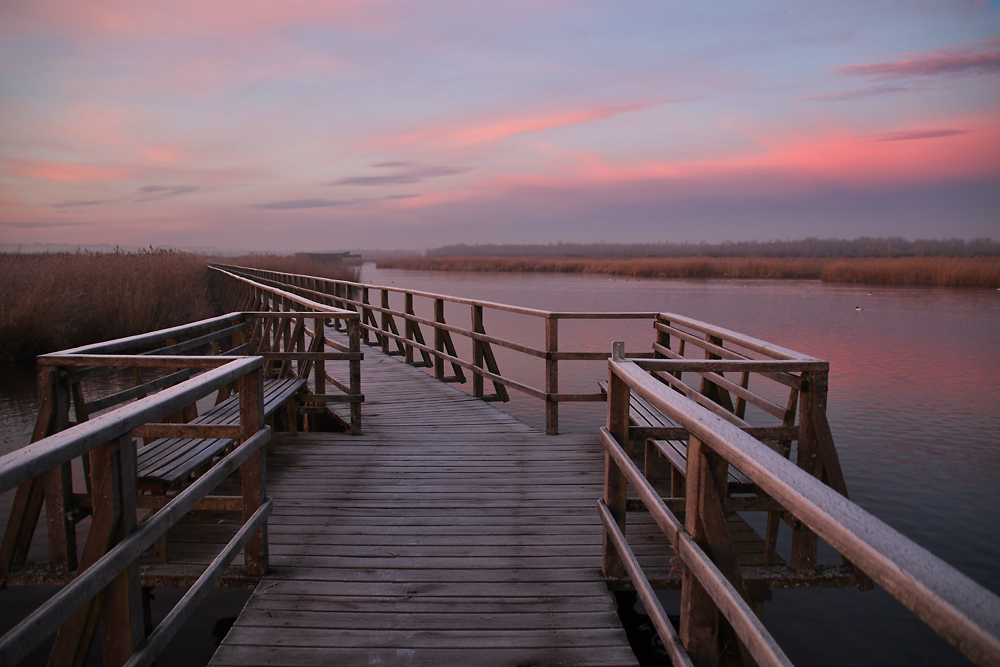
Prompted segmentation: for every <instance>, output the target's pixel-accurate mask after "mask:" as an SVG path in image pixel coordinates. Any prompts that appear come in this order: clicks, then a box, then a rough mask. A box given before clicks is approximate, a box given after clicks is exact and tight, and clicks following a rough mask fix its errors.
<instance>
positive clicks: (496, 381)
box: [214, 265, 657, 435]
mask: <svg viewBox="0 0 1000 667" xmlns="http://www.w3.org/2000/svg"><path fill="white" fill-rule="evenodd" d="M214 268H215V269H216V270H217V271H219V272H220V273H226V274H229V275H231V276H241V277H243V278H249V279H252V280H253V281H254V282H256V283H258V284H264V285H269V286H271V287H274V288H280V289H282V290H287V291H288V292H292V293H294V294H297V295H299V296H301V297H304V298H308V299H311V300H314V301H317V302H320V303H326V304H329V305H331V306H335V307H337V308H343V309H346V310H351V311H354V312H356V313H358V315H359V316H360V318H361V326H362V329H363V332H362V340H363V341H364V342H365V343H367V344H370V345H374V346H376V347H378V348H380V349H381V350H382V352H383V353H385V354H388V355H391V356H399V357H402V358H404V359H405V360H406V361H407V363H410V364H413V365H416V366H420V367H426V368H433V369H434V375H435V377H437V378H438V379H439V380H442V381H445V382H460V383H464V382H466V381H467V378H466V372H468V373H469V374H470V375H471V381H472V395H473V396H476V397H478V398H482V399H484V400H495V401H505V400H507V390H508V389H513V390H515V391H519V392H521V393H524V394H526V395H528V396H531V397H533V398H536V399H539V400H541V401H544V402H545V431H546V433H548V434H549V435H555V434H557V433H558V432H559V404H560V403H566V402H581V401H603V400H604V396H603V394H601V392H599V391H597V390H596V386H595V389H594V390H593V391H589V392H581V393H564V392H560V391H559V368H560V364H562V363H568V362H573V361H604V360H605V359H607V356H608V353H607V350H586V351H579V350H566V349H564V348H562V347H561V346H560V343H559V322H560V321H563V320H637V319H638V320H649V321H650V322H652V321H653V320H654V319H655V318H656V315H657V314H656V313H652V312H649V313H645V312H641V313H637V312H619V313H599V312H591V313H586V312H554V311H546V310H538V309H534V308H522V307H520V306H512V305H509V304H503V303H494V302H490V301H482V300H477V299H465V298H460V297H454V296H448V295H445V294H435V293H432V292H421V291H417V290H407V289H403V288H398V287H388V286H385V285H366V284H362V283H354V282H348V281H344V280H330V279H326V278H317V277H315V276H304V275H297V274H289V273H279V272H276V271H264V270H262V269H251V268H246V267H237V266H224V265H216V266H214ZM390 296H392V297H395V299H396V300H397V303H396V304H395V305H393V304H392V300H391V299H390ZM400 297H401V299H400ZM417 302H426V303H428V305H429V307H428V308H426V309H423V310H427V311H429V312H433V315H432V316H431V317H421V316H419V315H417V311H418V310H422V309H420V308H417V307H416V304H417ZM446 304H453V305H454V306H458V307H461V308H468V313H469V314H468V319H467V320H466V322H468V324H467V325H462V324H456V323H455V322H454V321H452V322H447V321H445V305H446ZM489 311H493V312H504V313H513V314H517V315H522V316H525V317H528V318H531V319H534V320H535V321H537V322H538V323H539V327H540V329H541V334H542V336H541V337H542V338H543V340H544V347H537V346H536V345H531V344H529V343H526V342H524V341H523V340H520V341H518V340H506V339H503V338H499V337H496V336H491V335H489V334H488V333H487V331H486V326H485V321H486V313H487V312H489ZM453 319H454V318H453ZM425 331H426V332H427V333H426V335H425V333H424V332H425ZM454 337H463V338H467V339H469V340H470V341H471V342H472V345H471V354H470V355H469V356H467V357H466V358H462V356H461V352H460V351H458V350H457V348H456V345H455V338H454ZM494 347H497V348H505V349H507V350H511V351H513V352H515V353H517V354H522V355H526V356H527V357H531V358H534V359H539V360H541V361H542V362H543V363H544V366H545V371H544V386H543V387H534V386H531V385H529V384H526V383H525V382H520V381H517V380H514V379H513V378H511V377H509V376H505V375H504V374H503V372H502V371H501V369H500V368H499V366H498V364H497V360H496V356H495V354H494ZM633 355H634V356H636V357H639V358H641V357H651V356H653V353H652V352H651V351H642V352H638V353H635V352H630V353H629V356H633ZM485 382H491V383H492V384H493V388H494V393H492V394H486V393H485V390H484V384H485Z"/></svg>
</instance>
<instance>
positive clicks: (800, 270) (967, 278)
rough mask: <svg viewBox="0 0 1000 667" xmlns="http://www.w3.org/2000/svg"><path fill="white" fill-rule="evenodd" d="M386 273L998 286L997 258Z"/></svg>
mask: <svg viewBox="0 0 1000 667" xmlns="http://www.w3.org/2000/svg"><path fill="white" fill-rule="evenodd" d="M378 266H379V267H382V268H396V269H413V270H427V271H493V272H503V271H523V272H544V273H599V274H606V275H617V276H630V277H633V278H653V277H657V278H739V279H764V278H786V279H787V278H794V279H799V280H803V279H804V280H823V281H826V282H862V283H876V284H894V285H945V286H954V287H997V286H1000V258H996V257H898V258H894V257H885V258H842V259H832V258H821V257H646V258H618V259H615V258H610V259H603V258H586V257H400V258H391V259H384V260H379V261H378Z"/></svg>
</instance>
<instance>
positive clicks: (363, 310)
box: [361, 287, 371, 345]
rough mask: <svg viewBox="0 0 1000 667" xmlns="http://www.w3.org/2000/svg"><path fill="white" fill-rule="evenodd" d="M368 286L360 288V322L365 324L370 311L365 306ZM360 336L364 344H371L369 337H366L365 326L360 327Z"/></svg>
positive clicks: (366, 330)
mask: <svg viewBox="0 0 1000 667" xmlns="http://www.w3.org/2000/svg"><path fill="white" fill-rule="evenodd" d="M368 303H369V301H368V288H367V287H362V288H361V324H365V323H366V322H367V321H368V319H369V318H370V317H371V311H370V310H369V309H368V308H366V306H367V305H368ZM361 336H362V340H364V343H365V345H371V339H370V338H369V337H368V329H367V328H366V327H361Z"/></svg>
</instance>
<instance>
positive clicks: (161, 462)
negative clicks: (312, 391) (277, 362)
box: [137, 378, 306, 486]
mask: <svg viewBox="0 0 1000 667" xmlns="http://www.w3.org/2000/svg"><path fill="white" fill-rule="evenodd" d="M305 387H306V380H305V379H304V378H284V379H279V378H268V379H265V380H264V383H263V394H264V416H265V417H267V416H269V415H271V414H272V413H273V412H274V411H275V410H277V409H278V408H279V407H281V406H282V405H283V404H284V403H285V401H287V400H288V399H289V398H291V397H292V396H293V395H294V394H296V393H297V392H299V391H301V390H302V389H303V388H305ZM239 418H240V397H239V396H238V395H234V396H230V397H229V398H227V399H226V400H225V401H223V402H222V403H219V404H218V405H216V406H215V407H213V408H212V409H211V410H209V411H208V412H206V413H205V414H203V415H201V416H199V417H198V418H197V419H195V420H193V422H192V423H195V424H237V423H239ZM234 442H235V441H234V440H233V439H231V438H160V439H157V440H154V441H153V442H151V443H149V444H148V445H146V446H145V447H141V448H140V449H139V450H138V455H137V464H138V473H139V481H140V482H141V483H143V484H146V485H149V484H154V485H160V486H174V485H176V484H179V483H180V482H183V481H184V480H185V479H187V478H188V477H190V476H191V475H192V474H194V473H196V472H198V470H199V469H201V468H202V467H204V466H205V465H206V464H208V463H209V462H210V461H211V460H212V459H213V458H215V457H216V456H219V455H220V454H222V453H223V452H225V450H226V449H228V448H229V447H231V446H232V445H233V443H234Z"/></svg>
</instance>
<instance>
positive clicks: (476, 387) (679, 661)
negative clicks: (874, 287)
mask: <svg viewBox="0 0 1000 667" xmlns="http://www.w3.org/2000/svg"><path fill="white" fill-rule="evenodd" d="M213 275H214V279H215V280H216V281H217V285H216V287H217V288H218V290H219V292H220V293H221V294H224V295H225V298H226V300H227V301H228V305H229V306H230V307H231V308H232V311H233V312H230V313H229V314H227V315H223V316H220V317H216V318H212V319H210V320H204V321H201V322H195V323H191V324H188V325H184V326H180V327H175V328H172V329H167V330H163V331H158V332H151V333H148V334H143V335H139V336H134V337H131V338H126V339H119V340H116V341H108V342H104V343H96V344H93V345H88V346H84V347H81V348H75V349H72V350H64V351H62V352H58V353H53V354H50V355H44V356H42V357H39V358H38V369H39V384H40V392H39V395H40V412H39V417H38V421H37V424H36V428H35V432H34V436H33V442H32V443H31V444H30V445H27V446H25V447H24V448H22V449H20V450H18V451H16V452H14V453H12V454H9V455H7V456H4V457H3V458H0V492H5V491H12V494H13V499H12V501H11V510H10V513H9V518H8V521H7V524H6V525H5V528H4V536H3V542H2V544H0V580H2V582H3V583H4V584H5V585H6V586H18V585H37V584H57V585H60V586H61V589H60V590H59V592H57V593H56V594H55V595H53V596H52V597H51V598H50V599H48V600H47V601H45V602H44V603H42V604H40V606H38V607H37V609H34V610H30V609H26V610H25V617H24V619H23V620H22V621H21V622H20V623H19V624H18V625H17V626H15V627H14V628H13V629H11V630H9V631H8V632H7V633H6V634H4V635H3V636H2V637H0V664H4V665H7V664H11V665H13V664H18V663H19V662H21V661H25V660H36V659H37V655H38V653H39V652H45V653H47V654H48V656H49V657H48V663H49V664H50V665H64V664H65V665H70V664H81V663H82V662H83V661H84V660H85V658H86V656H87V655H88V653H89V652H90V649H91V647H92V646H93V645H94V644H95V643H99V644H100V649H101V660H102V661H103V663H104V664H105V665H109V666H110V665H115V666H118V665H129V666H133V667H139V666H144V665H150V664H153V662H154V660H155V659H156V656H157V655H158V654H159V653H160V652H161V651H162V649H163V647H165V646H166V645H167V644H169V643H170V642H183V641H185V637H184V636H183V633H181V634H179V630H180V628H181V626H182V624H183V622H184V621H185V620H186V619H187V618H189V617H190V615H191V613H192V612H193V611H194V609H195V608H196V606H197V605H198V604H199V602H200V601H201V600H202V599H203V598H204V596H205V595H206V594H207V593H208V592H209V590H210V588H211V587H212V586H216V585H224V586H238V587H244V588H248V589H252V591H253V593H252V595H251V597H250V599H249V601H248V603H247V604H246V606H245V608H244V609H243V610H242V613H240V615H239V617H238V619H237V620H236V622H235V625H233V627H232V628H231V630H230V631H229V633H228V634H227V636H226V637H225V639H224V640H223V641H222V643H221V645H220V646H219V647H218V650H217V651H216V652H215V655H214V656H213V657H212V659H211V662H210V664H211V665H215V666H218V667H222V666H228V665H296V666H308V665H317V666H319V665H332V664H336V665H427V666H431V665H433V666H442V667H447V666H449V665H482V666H484V667H492V666H497V667H499V666H506V665H579V666H583V665H594V666H598V665H638V664H639V660H638V658H637V657H636V654H635V653H634V652H633V647H632V646H631V645H630V643H629V633H627V632H626V628H624V627H623V625H622V620H621V619H622V617H623V616H627V614H621V613H620V610H619V609H618V605H619V604H627V605H631V604H633V602H634V601H635V600H636V598H638V599H639V600H641V602H642V604H643V605H644V607H645V609H646V611H647V613H648V614H649V617H650V620H651V622H652V625H653V626H654V627H655V631H656V633H657V634H658V635H659V637H660V639H661V641H662V644H663V647H664V650H665V651H666V653H667V654H668V656H669V659H670V661H671V663H672V664H675V665H688V664H695V665H713V664H721V663H725V664H748V665H749V664H757V665H787V664H790V663H789V661H788V659H787V657H786V656H785V654H784V652H783V651H782V649H781V647H780V646H779V645H778V644H777V643H776V642H775V640H774V639H773V637H772V636H771V635H770V634H769V633H768V632H767V630H766V629H765V628H764V626H763V624H762V623H761V620H760V619H761V615H762V614H763V610H764V606H765V603H766V601H767V600H768V599H770V596H771V593H772V591H773V590H777V589H782V588H816V587H844V586H856V587H858V588H860V589H862V590H867V589H870V588H871V587H872V586H874V585H878V586H881V587H882V588H884V589H885V590H887V591H888V592H889V593H890V594H892V595H893V596H895V597H896V598H897V599H899V600H900V601H901V602H902V603H903V604H904V605H906V606H907V607H908V608H910V609H911V610H913V611H914V613H915V614H916V615H917V616H918V617H919V618H920V619H921V620H922V621H924V622H925V623H927V624H928V625H929V626H931V627H932V628H933V629H934V630H935V631H937V632H938V633H940V634H941V635H942V636H944V637H945V638H947V639H948V640H949V641H950V642H951V643H952V644H954V645H955V646H956V647H957V648H958V649H959V650H961V651H962V652H963V653H965V655H967V656H968V657H969V658H971V659H972V660H973V661H974V662H977V663H980V664H984V665H997V664H1000V600H998V598H997V597H996V596H995V595H993V594H992V593H989V592H988V591H986V590H984V589H983V588H982V587H980V586H978V585H977V584H975V583H974V582H972V581H971V580H969V579H968V578H967V577H965V576H963V575H962V574H960V573H958V572H957V571H956V570H954V569H953V568H951V567H950V566H948V565H947V564H946V563H944V562H943V561H941V560H940V559H938V558H936V557H935V556H933V555H931V554H930V553H928V552H927V551H926V550H924V549H922V548H921V547H919V546H918V545H916V544H914V543H912V542H911V541H909V540H908V539H906V538H905V537H903V536H902V535H900V534H898V533H896V532H895V531H894V530H893V529H891V528H890V527H888V526H886V525H885V524H883V523H882V522H880V521H879V520H877V519H876V518H874V517H873V516H871V515H870V514H868V513H866V512H865V511H864V510H862V509H861V508H860V507H858V506H857V505H854V504H853V503H852V502H851V501H850V500H849V498H848V481H849V480H845V479H844V475H843V473H842V471H841V468H840V464H839V460H838V457H837V451H836V446H835V443H834V437H833V435H834V434H833V433H832V432H831V429H830V426H829V423H828V421H827V418H826V394H827V383H828V377H829V364H828V363H827V362H825V361H823V360H820V359H815V358H812V357H808V356H805V355H802V354H799V353H796V352H793V351H791V350H788V349H785V348H782V347H779V346H777V345H774V344H771V343H767V342H764V341H761V340H757V339H754V338H750V337H747V336H744V335H741V334H738V333H736V332H733V331H729V330H726V329H723V328H720V327H715V326H713V325H710V324H706V323H704V322H699V321H696V320H692V319H690V318H686V317H684V316H681V315H675V314H670V313H568V312H550V311H540V310H535V309H529V308H522V307H517V306H510V305H505V304H497V303H490V302H484V301H477V300H474V299H464V298H457V297H449V296H445V295H440V294H431V293H426V292H418V291H413V290H405V289H402V288H396V287H377V286H371V285H364V284H360V283H351V282H345V281H335V280H327V279H323V278H318V277H313V276H300V275H290V274H281V273H274V272H269V271H261V270H256V269H247V268H242V267H231V266H216V267H213ZM486 313H490V317H493V316H496V317H497V318H504V317H509V318H520V320H519V321H520V322H524V323H526V324H524V325H523V326H522V325H520V324H518V325H516V326H513V327H512V326H507V327H506V328H503V327H501V329H502V330H503V331H508V332H510V331H513V332H515V334H509V333H508V334H507V335H506V337H504V336H501V335H499V334H498V333H497V329H492V331H493V333H490V332H489V331H488V330H487V327H486V321H487V317H486ZM581 321H603V322H602V325H603V326H612V327H614V326H620V327H623V328H625V326H626V325H629V326H634V325H635V324H636V323H639V324H640V325H643V326H645V327H647V329H646V330H647V331H648V334H649V336H650V337H651V338H652V339H653V340H652V342H650V343H648V344H647V345H646V346H645V347H642V348H636V349H631V348H630V349H628V350H626V349H625V347H624V345H623V344H620V343H615V344H614V345H608V346H607V348H608V349H602V350H579V349H575V348H574V347H573V341H572V339H571V338H570V337H569V336H567V335H566V331H565V329H564V331H563V334H562V336H560V323H561V322H563V323H566V324H565V325H564V326H565V327H567V328H569V327H570V326H571V325H572V324H574V323H579V322H581ZM459 322H461V324H459ZM490 322H491V323H492V322H493V320H490ZM425 334H426V335H425ZM560 340H562V345H561V344H560ZM567 344H569V348H568V349H567ZM512 359H514V360H515V361H514V362H511V360H512ZM517 360H520V361H517ZM522 361H524V362H526V363H524V364H523V365H522ZM527 362H530V363H527ZM578 362H589V363H590V364H591V366H594V365H596V366H597V367H599V370H598V372H596V373H595V375H594V377H593V378H592V381H588V386H589V387H590V388H589V389H587V390H579V389H576V390H575V391H572V392H570V391H565V390H563V391H560V386H561V385H562V386H567V385H571V386H574V387H578V386H579V383H575V381H573V382H569V383H567V380H568V379H570V380H572V379H573V378H574V377H576V376H574V375H573V374H572V373H571V372H569V371H568V366H570V365H571V364H576V363H578ZM508 363H510V364H511V365H510V366H508V365H507V364H508ZM531 364H534V366H531ZM529 366H531V367H532V368H534V369H535V370H534V371H532V372H522V370H521V369H522V367H525V368H526V367H529ZM501 367H503V368H504V369H507V368H510V369H512V370H509V371H506V372H505V371H504V370H502V369H501ZM515 368H516V369H517V370H513V369H515ZM532 373H534V374H532ZM531 378H536V379H535V380H532V379H531ZM588 380H589V378H588ZM533 383H534V384H533ZM535 385H538V386H535ZM459 386H461V387H463V388H459ZM487 387H489V388H490V391H489V392H487ZM511 393H516V394H517V395H518V396H519V397H521V398H522V400H527V399H523V397H528V399H537V400H539V401H540V403H539V405H540V406H541V407H540V408H539V409H538V410H537V414H538V415H539V416H540V415H542V414H544V423H545V428H544V431H543V430H540V429H536V428H534V427H532V426H529V425H528V424H526V423H524V422H522V421H519V420H518V419H516V418H514V417H513V416H511V415H510V414H508V413H506V412H503V411H501V410H500V409H498V408H497V406H496V403H497V402H505V401H508V400H509V399H510V398H511ZM580 402H586V403H597V402H602V403H603V405H602V406H600V407H601V409H602V410H603V412H604V415H605V418H604V419H603V420H602V421H603V423H604V427H602V428H594V429H592V430H587V431H585V432H582V433H573V434H566V433H563V434H560V433H559V431H560V428H559V416H560V406H561V405H562V404H564V403H580ZM42 524H44V526H45V528H44V529H40V526H41V525H42ZM820 540H822V541H825V542H826V543H827V544H829V545H831V546H832V547H833V548H834V549H836V550H837V551H838V552H839V554H841V556H842V557H840V558H838V559H837V560H836V561H835V562H822V561H820V560H819V558H818V554H819V553H821V552H820V549H819V548H818V545H819V542H820ZM165 586H173V587H183V588H186V589H187V593H186V594H185V596H184V597H183V598H182V599H181V601H180V602H178V603H177V604H176V606H174V607H173V609H172V610H171V611H170V612H169V613H168V614H167V616H166V618H164V619H163V620H161V621H159V622H158V623H157V624H155V625H154V624H153V623H152V622H151V621H152V619H151V618H150V592H151V591H152V590H154V589H155V588H160V587H165ZM657 589H677V590H680V592H681V595H680V604H679V607H678V608H676V609H670V610H669V614H668V611H667V610H665V609H664V608H663V606H662V603H661V601H660V598H659V597H658V596H657V595H656V593H655V591H656V590H657ZM2 600H3V593H2V592H0V601H2ZM816 631H817V632H822V628H817V629H816ZM95 640H96V642H95ZM33 652H34V653H33ZM845 655H849V648H845Z"/></svg>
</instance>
